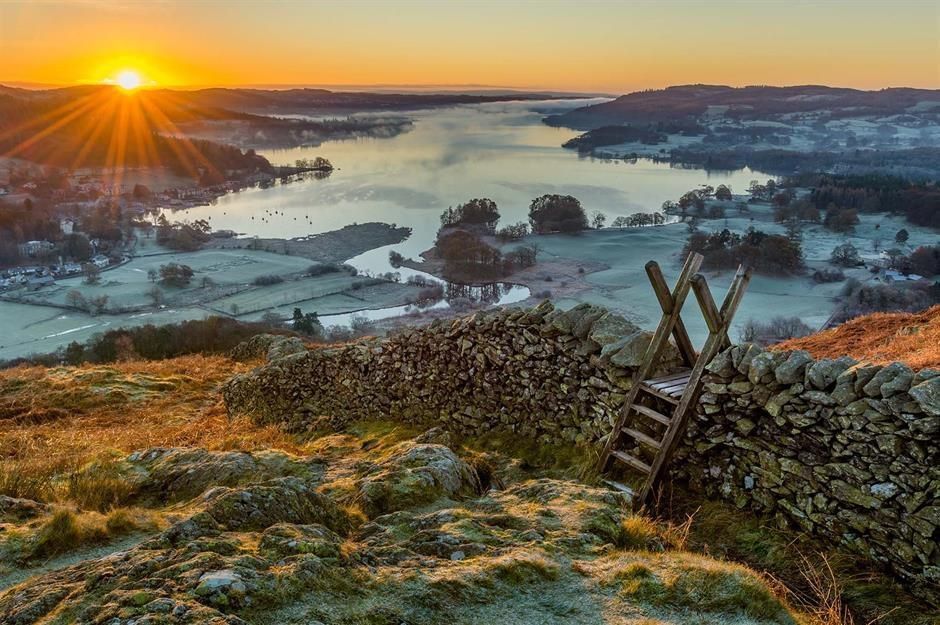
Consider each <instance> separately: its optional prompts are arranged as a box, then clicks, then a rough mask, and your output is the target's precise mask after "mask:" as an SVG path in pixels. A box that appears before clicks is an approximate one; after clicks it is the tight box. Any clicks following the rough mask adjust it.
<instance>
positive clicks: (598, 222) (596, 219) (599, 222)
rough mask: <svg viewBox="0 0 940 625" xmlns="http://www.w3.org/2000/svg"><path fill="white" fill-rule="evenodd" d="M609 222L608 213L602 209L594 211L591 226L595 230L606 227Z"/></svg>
mask: <svg viewBox="0 0 940 625" xmlns="http://www.w3.org/2000/svg"><path fill="white" fill-rule="evenodd" d="M605 223H607V215H605V214H604V213H602V212H600V211H594V212H593V213H591V227H592V228H594V229H595V230H600V229H601V228H603V227H604V224H605Z"/></svg>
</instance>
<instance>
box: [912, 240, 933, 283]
mask: <svg viewBox="0 0 940 625" xmlns="http://www.w3.org/2000/svg"><path fill="white" fill-rule="evenodd" d="M911 269H912V271H913V272H914V273H917V274H920V275H922V276H934V275H937V274H940V245H933V246H926V245H923V246H921V247H918V248H917V249H916V250H914V253H913V254H911Z"/></svg>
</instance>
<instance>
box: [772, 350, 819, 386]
mask: <svg viewBox="0 0 940 625" xmlns="http://www.w3.org/2000/svg"><path fill="white" fill-rule="evenodd" d="M811 362H813V357H812V356H810V355H809V352H806V351H803V350H797V351H794V352H791V353H790V356H789V357H788V358H787V359H786V360H785V361H783V362H782V363H781V364H780V365H778V366H777V368H776V369H775V370H774V375H775V376H776V378H777V382H779V383H780V384H793V383H795V382H802V381H803V373H804V372H805V371H806V367H807V365H809V364H810V363H811Z"/></svg>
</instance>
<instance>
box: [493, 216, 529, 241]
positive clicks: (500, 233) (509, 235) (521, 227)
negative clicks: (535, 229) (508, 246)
mask: <svg viewBox="0 0 940 625" xmlns="http://www.w3.org/2000/svg"><path fill="white" fill-rule="evenodd" d="M527 236H529V224H527V223H525V222H524V221H520V222H518V223H514V224H510V225H508V226H504V227H502V228H500V229H499V230H497V231H496V238H497V239H498V240H499V241H500V242H502V243H506V242H507V241H521V240H522V239H524V238H526V237H527Z"/></svg>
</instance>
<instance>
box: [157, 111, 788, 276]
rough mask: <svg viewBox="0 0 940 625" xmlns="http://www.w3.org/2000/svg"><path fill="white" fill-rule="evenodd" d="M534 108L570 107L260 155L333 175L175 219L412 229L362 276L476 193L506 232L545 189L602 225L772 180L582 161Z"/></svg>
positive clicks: (372, 258)
mask: <svg viewBox="0 0 940 625" xmlns="http://www.w3.org/2000/svg"><path fill="white" fill-rule="evenodd" d="M583 103H584V102H583V101H581V102H579V103H578V104H579V105H580V104H583ZM536 106H537V107H538V108H539V109H540V110H542V111H544V110H546V109H548V108H552V107H562V106H563V107H565V108H570V107H572V106H573V105H572V104H571V102H570V101H569V102H567V103H558V102H539V103H532V102H525V103H523V102H519V103H495V104H484V105H473V106H462V107H455V108H446V109H436V110H430V111H420V112H414V113H408V114H407V115H408V116H409V117H411V118H412V119H414V121H415V124H414V128H413V130H411V131H410V132H407V133H405V134H402V135H399V136H397V137H393V138H390V139H358V140H352V141H342V142H331V143H327V144H324V145H322V146H320V147H316V148H298V149H290V150H268V151H262V152H261V153H262V154H264V156H266V157H267V158H268V159H270V160H271V161H272V162H273V163H275V164H293V163H294V161H295V160H296V159H299V158H313V157H315V156H324V157H326V158H328V159H330V161H331V162H332V163H333V164H334V166H336V168H337V169H336V171H334V172H333V174H332V175H331V176H330V177H328V178H326V179H323V180H315V179H309V180H304V181H301V182H295V183H290V184H285V185H278V186H275V187H273V188H268V189H247V190H244V191H241V192H238V193H234V194H231V195H228V196H225V197H223V198H220V199H219V200H218V202H217V204H215V205H213V206H204V207H197V208H193V209H189V210H187V211H183V212H182V213H177V217H176V218H177V219H179V218H181V217H184V218H187V219H197V218H206V219H210V221H211V223H212V226H213V228H216V229H231V230H235V231H236V232H240V233H245V234H248V235H257V236H261V237H295V236H303V235H307V234H314V233H320V232H325V231H329V230H334V229H337V228H341V227H343V226H345V225H347V224H350V223H354V222H359V223H361V222H367V221H384V222H388V223H397V224H398V225H405V226H409V227H411V228H412V229H413V230H414V233H413V235H412V236H411V238H409V239H408V240H407V241H405V242H404V243H401V244H399V245H395V246H391V248H383V249H380V250H373V251H372V252H369V253H367V254H364V255H362V256H359V257H357V258H356V259H355V263H354V264H355V265H356V266H357V267H358V268H360V269H365V270H370V271H373V272H385V271H389V270H390V269H391V267H390V266H389V264H388V250H389V249H395V250H397V251H399V252H400V253H401V254H403V255H404V256H406V257H409V256H410V257H417V255H418V254H420V253H421V252H422V251H424V250H426V249H428V248H429V247H430V246H431V244H432V243H433V241H434V237H435V234H436V232H437V229H438V226H439V225H440V221H439V217H440V214H441V211H443V210H444V209H445V208H447V207H448V206H453V205H457V204H460V203H462V202H465V201H467V200H469V199H471V198H474V197H488V198H491V199H493V200H495V201H496V203H497V204H498V205H499V209H500V213H501V215H502V219H501V221H500V223H501V224H503V225H505V224H508V223H514V222H517V221H525V220H526V219H527V217H528V207H529V203H530V202H531V201H532V199H533V198H535V197H537V196H539V195H542V194H545V193H562V194H569V195H573V196H575V197H577V198H578V199H579V200H581V202H582V204H583V205H584V207H585V209H586V210H587V212H588V213H589V214H590V213H591V212H593V211H595V210H599V211H601V212H603V213H605V214H606V215H607V216H608V219H609V220H610V219H612V218H613V217H615V216H617V215H628V214H630V213H635V212H641V211H642V212H650V211H654V210H659V209H660V206H661V205H662V203H663V202H664V201H665V200H675V199H677V198H678V197H679V196H680V195H682V194H683V193H684V192H686V191H688V190H689V189H692V188H695V187H697V186H699V185H701V184H705V183H708V184H711V185H713V186H717V185H718V184H727V185H730V186H731V187H732V189H733V190H735V191H736V192H739V193H743V192H744V191H745V189H746V188H747V187H748V185H749V183H750V181H751V180H752V179H754V178H759V179H761V180H764V179H766V178H769V177H770V176H768V175H767V174H763V173H759V172H753V171H750V170H748V169H742V170H739V171H734V172H722V173H714V172H712V173H707V172H705V171H704V170H696V169H679V168H673V167H670V166H669V165H668V164H663V163H654V162H652V161H649V160H639V161H637V162H624V161H602V160H596V159H591V158H580V157H579V156H578V154H577V153H576V152H574V151H571V150H564V149H562V148H561V144H562V143H564V142H565V141H567V140H568V139H570V138H572V137H574V136H576V135H577V134H578V133H577V132H575V131H572V130H565V129H560V128H550V127H548V126H546V125H544V124H542V123H541V119H542V117H544V115H545V114H544V112H542V113H540V112H534V111H533V110H531V109H532V108H533V107H536ZM275 211H276V212H277V213H276V214H275ZM262 219H263V221H262Z"/></svg>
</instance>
